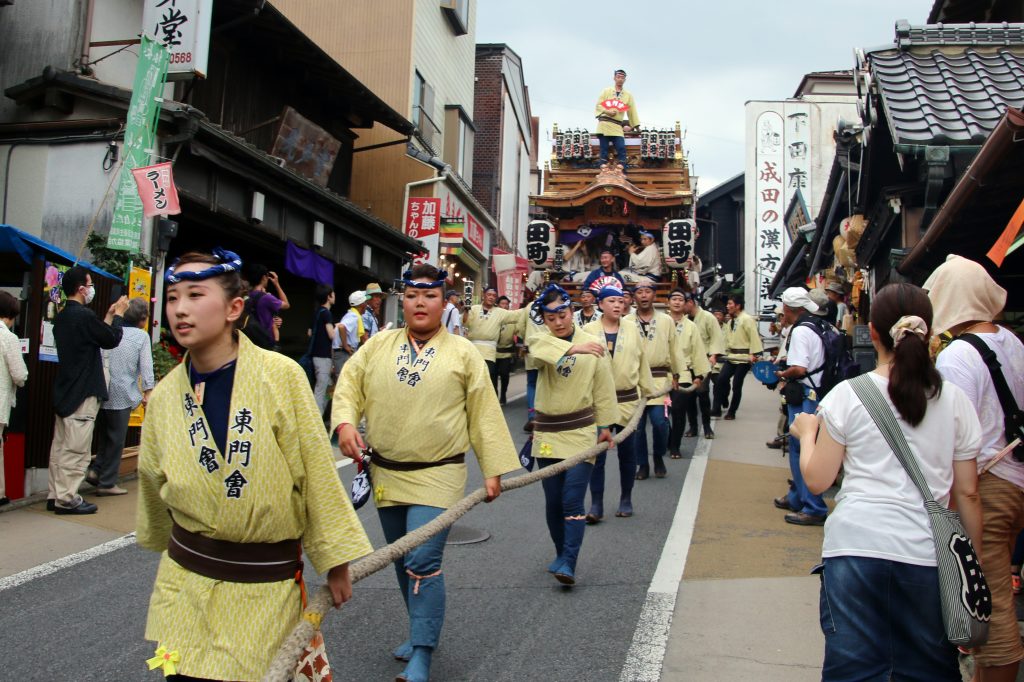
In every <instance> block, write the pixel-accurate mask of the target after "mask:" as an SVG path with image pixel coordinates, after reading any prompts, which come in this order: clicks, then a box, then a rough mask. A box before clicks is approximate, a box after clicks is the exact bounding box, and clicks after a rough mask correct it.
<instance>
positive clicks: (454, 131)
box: [444, 104, 476, 183]
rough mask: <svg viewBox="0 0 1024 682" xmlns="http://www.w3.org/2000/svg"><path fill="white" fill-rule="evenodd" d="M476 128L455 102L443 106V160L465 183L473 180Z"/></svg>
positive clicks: (464, 111)
mask: <svg viewBox="0 0 1024 682" xmlns="http://www.w3.org/2000/svg"><path fill="white" fill-rule="evenodd" d="M475 135H476V128H475V127H474V126H473V121H472V120H470V118H469V116H468V115H467V114H466V110H465V109H463V108H462V107H461V106H459V105H457V104H449V105H448V106H446V107H445V108H444V160H445V162H446V163H448V164H450V165H451V167H452V170H454V171H455V172H456V173H458V174H459V175H460V176H461V177H462V179H463V180H465V181H466V182H467V183H472V181H473V138H474V136H475Z"/></svg>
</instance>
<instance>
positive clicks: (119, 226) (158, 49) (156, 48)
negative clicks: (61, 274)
mask: <svg viewBox="0 0 1024 682" xmlns="http://www.w3.org/2000/svg"><path fill="white" fill-rule="evenodd" d="M167 59H168V55H167V49H166V48H164V46H163V45H161V44H160V43H158V42H156V41H155V40H153V39H152V38H150V37H148V36H146V35H143V36H142V44H141V45H140V47H139V64H138V66H137V67H136V69H135V83H134V86H133V87H132V101H131V105H129V107H128V120H127V122H126V124H125V131H124V166H123V167H122V168H121V178H120V181H119V183H118V186H117V200H116V202H115V204H114V219H113V222H112V223H111V225H110V234H109V236H108V237H107V246H108V247H110V248H111V249H117V250H119V251H138V250H139V246H140V244H141V241H142V218H143V207H142V199H140V198H139V191H138V189H137V186H136V184H135V177H134V176H133V175H132V170H134V169H136V168H139V167H141V166H146V165H148V164H149V158H150V155H151V154H152V151H153V145H154V142H155V140H156V122H157V118H158V117H159V115H160V106H159V104H158V102H157V101H156V98H157V97H159V96H160V94H161V93H162V92H163V87H164V82H165V81H166V79H167Z"/></svg>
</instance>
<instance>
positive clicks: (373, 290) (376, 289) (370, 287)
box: [366, 282, 384, 296]
mask: <svg viewBox="0 0 1024 682" xmlns="http://www.w3.org/2000/svg"><path fill="white" fill-rule="evenodd" d="M366 295H367V296H383V295H384V292H383V291H382V290H381V288H380V285H379V284H377V283H376V282H370V283H369V284H367V285H366Z"/></svg>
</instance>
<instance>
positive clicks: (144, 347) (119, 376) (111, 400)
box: [103, 327, 156, 410]
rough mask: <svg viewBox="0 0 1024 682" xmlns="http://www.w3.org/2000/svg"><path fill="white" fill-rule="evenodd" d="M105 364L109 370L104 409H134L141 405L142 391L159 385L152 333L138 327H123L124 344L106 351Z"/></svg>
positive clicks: (122, 338) (122, 340)
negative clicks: (150, 337) (151, 343)
mask: <svg viewBox="0 0 1024 682" xmlns="http://www.w3.org/2000/svg"><path fill="white" fill-rule="evenodd" d="M103 363H104V364H105V365H106V366H107V368H108V369H109V370H110V384H109V386H108V387H107V394H108V398H107V401H106V402H105V403H103V409H104V410H128V409H132V410H133V409H135V408H136V407H138V406H139V403H141V402H142V391H150V390H152V389H153V387H154V386H156V380H155V379H154V378H153V349H152V346H151V345H150V342H149V334H147V333H146V332H144V331H142V330H141V329H139V328H138V327H125V328H124V333H123V335H122V336H121V343H119V344H117V347H116V348H112V349H111V350H105V351H103ZM140 377H141V379H142V390H141V391H140V390H139V378H140Z"/></svg>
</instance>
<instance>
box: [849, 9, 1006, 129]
mask: <svg viewBox="0 0 1024 682" xmlns="http://www.w3.org/2000/svg"><path fill="white" fill-rule="evenodd" d="M1010 26H1011V27H1018V28H1021V27H1022V25H1020V24H1011V25H1010ZM936 28H937V27H936ZM947 28H948V27H947ZM922 35H923V34H922ZM1022 36H1024V34H1022ZM990 44H991V43H990ZM904 45H906V43H904ZM868 61H869V63H870V69H871V75H872V77H873V79H874V81H875V82H876V83H877V84H878V90H879V94H880V95H881V99H882V106H883V107H884V110H885V113H886V118H887V119H888V122H889V126H890V129H891V131H892V136H893V140H894V141H895V143H896V144H897V145H899V144H912V145H978V146H980V145H981V144H983V143H984V142H985V139H986V138H987V137H988V135H989V133H991V132H992V129H993V128H994V127H995V125H996V124H997V123H998V122H999V119H1000V118H1001V117H1002V115H1003V113H1004V112H1005V111H1006V107H1007V106H1012V107H1016V108H1020V107H1021V105H1024V40H1022V41H1021V42H1020V43H1019V44H1015V45H1013V44H1011V45H1009V46H1005V45H1004V46H1003V47H973V46H966V45H964V44H962V43H961V44H960V45H956V46H951V45H950V43H949V42H946V43H944V44H941V46H940V45H938V44H934V43H933V44H932V45H928V46H926V45H921V44H918V43H916V42H911V44H910V45H909V46H908V47H905V48H904V49H898V48H897V49H892V50H885V51H880V52H872V53H870V54H869V55H868Z"/></svg>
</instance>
